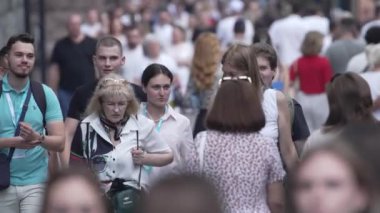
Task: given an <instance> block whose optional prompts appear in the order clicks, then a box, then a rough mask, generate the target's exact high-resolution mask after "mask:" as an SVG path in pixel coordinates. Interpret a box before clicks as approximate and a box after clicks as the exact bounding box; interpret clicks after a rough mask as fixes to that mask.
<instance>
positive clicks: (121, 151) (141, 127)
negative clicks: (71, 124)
mask: <svg viewBox="0 0 380 213" xmlns="http://www.w3.org/2000/svg"><path fill="white" fill-rule="evenodd" d="M80 131H81V135H82V136H83V144H84V147H88V143H90V144H93V146H92V148H91V150H92V152H91V153H90V152H88V149H83V150H82V153H78V154H79V155H80V154H81V155H82V157H84V158H85V159H90V160H91V162H92V163H93V164H95V165H93V166H94V167H93V168H97V169H95V170H96V171H95V172H96V173H97V175H98V177H99V179H100V180H101V181H112V180H115V179H116V178H119V179H123V180H126V183H125V184H127V185H130V186H132V187H138V186H137V182H138V179H139V172H140V169H139V168H140V167H139V166H137V165H135V164H134V163H133V160H132V154H131V150H132V148H135V147H137V145H138V146H139V147H140V148H142V149H143V150H144V151H146V152H148V153H156V152H166V151H167V152H170V147H169V146H168V145H167V144H166V143H165V142H164V141H163V140H162V138H161V137H160V135H159V134H158V132H157V131H156V130H155V125H154V123H153V121H151V120H149V119H148V118H146V117H144V116H138V117H137V116H130V117H129V119H128V121H127V123H126V124H125V125H124V127H123V129H122V131H121V134H120V143H119V144H118V145H116V146H114V145H113V144H112V142H111V140H110V138H109V136H108V134H107V133H106V131H105V129H104V126H103V125H102V123H101V121H100V119H99V117H98V115H97V114H91V115H89V116H88V117H86V118H85V119H84V120H83V121H82V122H81V128H80ZM137 134H138V136H137ZM87 135H90V137H89V138H88V139H87V137H86V136H87ZM91 135H94V136H93V137H91ZM137 139H138V140H137ZM98 159H104V161H105V162H104V165H103V166H102V167H104V168H100V166H101V163H100V164H97V163H99V162H101V161H99V160H98ZM148 177H149V175H148V173H147V171H146V170H144V169H142V170H141V186H142V187H144V188H146V187H147V185H148V181H149V180H148Z"/></svg>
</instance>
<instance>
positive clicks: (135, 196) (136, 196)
mask: <svg viewBox="0 0 380 213" xmlns="http://www.w3.org/2000/svg"><path fill="white" fill-rule="evenodd" d="M136 138H137V149H139V132H138V131H136ZM141 167H142V166H140V168H139V170H140V171H139V177H138V182H137V186H138V189H136V188H134V187H132V186H128V185H125V184H124V182H125V180H123V179H119V178H116V179H115V180H113V181H112V185H111V189H110V190H109V191H108V192H107V196H108V198H109V200H110V201H111V204H112V206H113V209H114V212H115V213H133V212H135V210H136V207H137V204H138V202H139V200H140V198H141V185H140V180H141Z"/></svg>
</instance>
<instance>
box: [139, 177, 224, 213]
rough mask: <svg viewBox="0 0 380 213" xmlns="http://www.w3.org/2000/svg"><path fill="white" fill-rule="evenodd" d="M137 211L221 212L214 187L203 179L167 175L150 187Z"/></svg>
mask: <svg viewBox="0 0 380 213" xmlns="http://www.w3.org/2000/svg"><path fill="white" fill-rule="evenodd" d="M138 212H139V213H221V210H220V205H219V202H218V198H217V194H216V192H215V189H214V188H213V187H212V186H211V184H210V183H208V182H207V181H205V180H204V179H202V178H200V177H197V176H192V175H181V176H173V177H168V178H166V179H163V180H161V181H160V182H158V183H157V184H156V185H155V186H153V187H152V190H151V192H150V193H149V194H148V195H147V196H146V197H145V198H144V199H143V201H142V203H141V209H140V211H138Z"/></svg>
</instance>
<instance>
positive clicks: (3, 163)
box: [0, 87, 32, 190]
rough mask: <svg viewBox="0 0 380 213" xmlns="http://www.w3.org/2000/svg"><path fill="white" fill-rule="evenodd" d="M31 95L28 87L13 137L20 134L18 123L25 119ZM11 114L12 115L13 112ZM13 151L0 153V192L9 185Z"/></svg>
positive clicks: (11, 149)
mask: <svg viewBox="0 0 380 213" xmlns="http://www.w3.org/2000/svg"><path fill="white" fill-rule="evenodd" d="M31 93H32V91H31V88H30V87H29V90H28V93H27V95H26V98H25V101H24V105H23V106H22V111H21V115H20V118H19V120H18V123H17V127H16V131H15V134H14V136H15V137H16V136H18V135H19V134H20V124H19V123H20V122H22V121H23V120H24V118H25V114H26V110H27V109H28V104H29V100H30V96H31ZM8 97H9V96H8ZM8 99H10V98H8ZM9 101H11V100H8V103H9ZM9 105H11V104H9ZM12 107H13V106H12ZM11 111H12V110H11ZM13 114H14V111H13ZM13 116H14V115H13ZM14 151H15V148H14V147H11V148H10V149H9V153H8V154H5V153H0V190H5V189H7V188H8V187H9V186H10V184H11V170H10V169H11V166H10V164H11V160H12V157H13V153H14Z"/></svg>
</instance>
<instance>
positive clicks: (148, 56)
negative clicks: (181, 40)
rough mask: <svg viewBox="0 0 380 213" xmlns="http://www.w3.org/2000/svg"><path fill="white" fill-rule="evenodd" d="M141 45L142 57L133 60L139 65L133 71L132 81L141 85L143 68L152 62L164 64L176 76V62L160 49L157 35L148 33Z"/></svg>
mask: <svg viewBox="0 0 380 213" xmlns="http://www.w3.org/2000/svg"><path fill="white" fill-rule="evenodd" d="M142 47H143V53H144V57H142V58H140V59H139V60H137V61H135V62H134V63H135V64H136V66H138V67H139V69H138V70H136V72H134V78H133V79H134V80H133V82H134V83H136V84H138V85H141V75H142V73H143V71H144V69H145V68H146V67H147V66H149V65H150V64H153V63H158V64H162V65H164V66H166V67H167V68H168V69H169V70H170V71H171V72H173V74H175V76H176V74H177V73H176V72H177V69H178V66H177V62H176V61H175V60H174V59H173V58H172V57H170V56H169V55H168V54H166V53H164V52H163V51H162V47H161V44H160V41H159V39H158V38H157V37H155V35H153V34H148V35H147V36H146V37H145V39H144V42H143V44H142ZM175 79H176V78H175ZM176 81H177V79H176ZM174 83H176V82H174Z"/></svg>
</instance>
